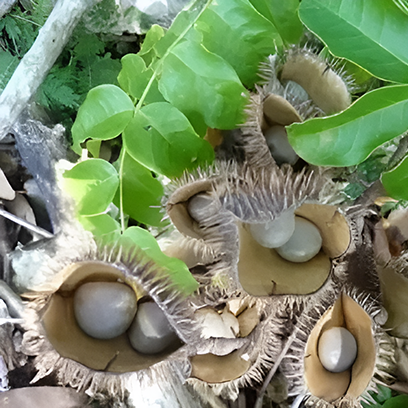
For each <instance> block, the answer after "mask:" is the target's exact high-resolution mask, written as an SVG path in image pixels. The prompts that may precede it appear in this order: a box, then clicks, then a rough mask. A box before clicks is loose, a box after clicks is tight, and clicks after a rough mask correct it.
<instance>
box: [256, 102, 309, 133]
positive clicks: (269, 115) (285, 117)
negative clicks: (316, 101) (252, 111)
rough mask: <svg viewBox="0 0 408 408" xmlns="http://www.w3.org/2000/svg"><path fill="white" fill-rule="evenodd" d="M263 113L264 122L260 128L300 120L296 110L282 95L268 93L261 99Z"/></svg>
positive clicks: (289, 123)
mask: <svg viewBox="0 0 408 408" xmlns="http://www.w3.org/2000/svg"><path fill="white" fill-rule="evenodd" d="M263 114H264V118H265V120H266V122H267V123H266V124H265V125H263V126H262V130H266V129H267V128H269V127H270V126H272V125H282V126H288V125H291V124H292V123H294V122H302V118H301V117H300V115H299V113H298V111H297V110H296V109H295V108H294V107H293V106H292V105H291V104H290V103H289V102H288V101H287V100H286V99H285V98H284V97H283V96H280V95H276V94H269V95H267V96H266V98H265V99H264V101H263Z"/></svg>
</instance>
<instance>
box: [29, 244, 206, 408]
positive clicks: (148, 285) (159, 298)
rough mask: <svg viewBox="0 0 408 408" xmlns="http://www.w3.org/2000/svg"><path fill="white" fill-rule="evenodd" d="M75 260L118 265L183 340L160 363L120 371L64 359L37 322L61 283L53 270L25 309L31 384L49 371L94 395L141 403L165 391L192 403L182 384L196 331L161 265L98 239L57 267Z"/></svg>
mask: <svg viewBox="0 0 408 408" xmlns="http://www.w3.org/2000/svg"><path fill="white" fill-rule="evenodd" d="M78 261H81V262H86V261H96V262H98V263H101V264H108V265H109V266H111V267H113V268H115V269H117V270H118V271H119V272H120V273H121V274H122V275H123V279H124V280H125V281H126V282H127V283H128V284H131V286H138V287H141V288H142V289H143V290H144V291H145V292H146V293H147V294H148V295H149V296H150V297H151V298H152V299H153V300H154V301H155V302H156V303H157V304H158V305H159V306H160V308H161V309H162V310H163V312H164V313H165V315H166V317H167V318H168V321H169V322H170V324H171V326H172V327H173V329H174V330H175V331H176V333H177V334H178V336H179V338H180V339H181V340H183V341H184V342H185V343H187V344H186V345H184V346H181V347H180V348H179V349H178V350H177V351H175V352H173V353H172V354H170V355H169V356H168V357H167V358H166V359H165V360H164V361H161V362H158V363H156V364H153V365H151V366H149V367H148V368H144V369H141V370H138V371H131V372H124V373H121V374H120V373H118V372H108V371H106V372H105V371H98V370H95V369H92V368H89V367H87V366H85V365H84V364H81V363H79V362H77V361H74V360H72V359H70V358H68V357H64V356H63V355H61V354H60V353H59V352H58V351H57V350H56V349H55V348H54V346H53V344H51V342H50V340H49V339H48V338H47V333H46V332H45V328H44V326H43V324H42V323H41V320H42V316H43V314H44V312H45V311H46V309H47V306H48V305H49V303H50V300H51V298H52V296H53V293H54V292H56V291H57V290H58V289H59V287H60V286H61V283H62V282H61V281H60V279H59V276H58V274H57V272H58V271H56V279H55V280H54V281H53V282H49V283H48V284H47V287H46V289H45V290H44V291H41V290H40V289H38V290H37V291H36V292H34V293H31V294H30V297H31V301H30V302H29V304H28V306H27V310H26V323H25V324H24V329H25V330H26V332H25V333H24V338H23V351H24V353H25V354H27V355H30V356H35V359H34V364H35V367H36V368H37V370H38V373H37V375H36V376H35V378H34V379H33V380H32V382H33V383H35V382H36V381H38V380H39V379H41V378H43V377H45V376H47V375H48V374H50V373H55V374H56V375H57V377H58V380H59V382H60V383H61V384H62V385H69V386H71V387H74V388H77V389H78V390H82V391H86V392H87V394H89V395H91V396H93V397H95V398H98V399H104V398H113V399H116V400H124V399H126V398H128V397H129V398H133V399H134V398H137V399H139V397H137V395H140V398H141V400H140V401H143V398H145V399H146V401H155V400H156V399H160V393H162V394H161V398H163V395H166V394H168V395H174V396H175V397H174V398H176V396H177V395H178V394H179V395H180V399H183V400H184V401H189V402H191V404H193V406H194V402H193V400H192V398H191V396H190V395H189V393H188V392H187V390H186V389H184V388H183V386H182V383H183V381H184V379H185V378H187V377H188V375H189V372H190V364H189V361H188V355H189V354H191V353H193V350H194V344H197V342H198V341H199V339H200V331H199V328H198V327H197V326H196V325H195V322H194V319H193V309H192V308H191V307H190V306H189V303H188V301H187V300H186V299H185V298H184V297H183V296H182V295H181V294H180V293H179V291H178V290H177V288H176V287H175V286H174V285H173V284H172V283H171V281H170V280H169V278H168V277H167V276H166V274H165V273H164V272H163V271H162V270H161V269H160V267H158V266H157V265H155V264H154V263H153V262H152V261H151V260H150V259H148V258H147V257H145V256H144V255H142V254H141V253H140V251H139V250H138V249H136V248H135V247H133V246H127V245H126V244H125V243H121V244H120V243H119V244H114V245H112V244H106V243H103V242H102V243H97V244H95V245H94V246H93V248H92V249H90V250H89V251H88V252H87V253H86V254H82V255H81V257H80V258H79V259H71V262H68V260H67V259H62V260H61V262H55V264H56V265H58V268H59V270H63V269H64V267H68V266H69V265H70V264H72V263H75V262H78ZM61 275H63V272H61ZM109 364H110V363H108V365H107V367H108V366H109ZM190 400H191V401H190ZM135 405H137V406H139V405H138V404H135ZM146 406H149V405H146ZM175 406H176V405H175ZM177 406H178V405H177Z"/></svg>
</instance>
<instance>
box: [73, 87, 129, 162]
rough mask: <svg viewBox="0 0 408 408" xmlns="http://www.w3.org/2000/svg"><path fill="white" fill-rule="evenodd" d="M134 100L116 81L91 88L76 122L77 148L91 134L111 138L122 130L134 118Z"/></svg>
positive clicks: (75, 138) (93, 136)
mask: <svg viewBox="0 0 408 408" xmlns="http://www.w3.org/2000/svg"><path fill="white" fill-rule="evenodd" d="M133 112H134V106H133V103H132V100H131V99H130V98H129V96H127V95H126V93H125V92H124V91H122V89H120V88H119V87H117V86H115V85H100V86H97V87H96V88H93V89H91V90H90V91H89V93H88V95H87V97H86V99H85V101H84V103H83V104H82V105H81V107H80V108H79V111H78V115H77V117H76V120H75V123H74V125H73V126H72V139H73V147H72V148H73V150H74V151H75V152H77V153H79V154H80V152H81V147H80V143H82V142H84V141H85V140H86V139H88V138H92V139H97V140H109V139H113V138H114V137H116V136H118V135H119V134H120V133H122V131H123V129H124V128H125V127H126V126H127V124H128V123H129V121H130V120H131V119H132V116H133Z"/></svg>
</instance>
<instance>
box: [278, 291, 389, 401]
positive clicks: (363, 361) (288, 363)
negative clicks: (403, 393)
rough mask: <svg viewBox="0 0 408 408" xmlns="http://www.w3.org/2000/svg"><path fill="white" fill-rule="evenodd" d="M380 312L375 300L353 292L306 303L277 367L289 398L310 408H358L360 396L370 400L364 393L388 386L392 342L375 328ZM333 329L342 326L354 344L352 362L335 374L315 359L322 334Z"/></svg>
mask: <svg viewBox="0 0 408 408" xmlns="http://www.w3.org/2000/svg"><path fill="white" fill-rule="evenodd" d="M381 314H382V309H381V306H380V304H379V303H378V302H377V301H376V300H374V299H372V298H371V297H370V295H367V294H364V293H361V292H360V293H359V294H357V293H355V291H354V290H350V291H348V290H346V291H345V292H343V293H342V294H341V295H340V296H339V297H338V298H337V299H336V300H333V299H332V300H330V301H329V299H328V298H326V299H324V300H323V301H322V302H320V303H318V304H315V305H310V306H309V307H308V308H307V309H306V310H305V312H304V313H303V315H302V316H301V317H300V319H299V321H298V322H297V324H296V328H297V330H298V335H297V338H296V340H295V341H294V343H293V345H292V347H291V348H290V349H289V352H288V355H287V357H286V358H285V359H284V361H283V363H282V366H281V368H282V371H283V373H284V374H285V375H286V376H287V378H288V379H289V386H290V388H289V395H296V394H306V395H307V396H309V398H308V400H307V403H306V405H307V406H311V407H318V408H328V407H344V408H352V407H353V408H354V407H355V408H357V407H360V400H361V399H362V398H370V397H369V394H368V393H367V391H368V390H374V389H375V388H376V383H384V382H389V381H390V380H391V379H392V375H391V374H390V373H392V372H393V371H394V370H395V361H394V357H393V356H394V347H395V344H394V341H393V340H392V339H391V338H390V337H389V336H388V335H387V334H385V333H384V331H383V330H382V329H381V328H380V326H379V324H378V320H379V321H380V322H382V317H381ZM333 327H344V328H346V329H347V330H349V332H351V334H352V335H353V336H354V338H355V340H356V343H357V357H356V359H355V361H354V363H352V365H351V367H350V368H346V369H345V370H343V371H342V372H337V373H335V372H330V371H328V370H327V369H326V368H324V367H323V364H322V357H321V356H320V355H319V350H321V349H320V341H321V340H322V335H323V333H325V332H328V331H329V330H330V329H331V328H333ZM341 351H342V352H344V350H341Z"/></svg>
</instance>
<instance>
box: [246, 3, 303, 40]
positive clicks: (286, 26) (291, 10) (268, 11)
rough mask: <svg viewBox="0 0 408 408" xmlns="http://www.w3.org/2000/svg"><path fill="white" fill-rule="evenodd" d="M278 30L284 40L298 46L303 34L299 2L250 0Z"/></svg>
mask: <svg viewBox="0 0 408 408" xmlns="http://www.w3.org/2000/svg"><path fill="white" fill-rule="evenodd" d="M249 1H250V2H251V3H252V5H253V6H254V7H255V8H256V9H257V10H258V12H259V13H261V14H262V15H263V16H264V17H266V18H267V19H268V20H269V21H270V22H271V23H272V24H273V25H274V26H275V27H276V29H277V30H278V32H279V34H280V36H281V37H282V40H283V41H285V42H286V43H288V44H296V43H297V42H298V41H299V40H300V37H301V36H302V34H303V26H302V23H301V21H300V20H299V16H298V13H297V10H298V8H299V0H285V1H281V0H249Z"/></svg>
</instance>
